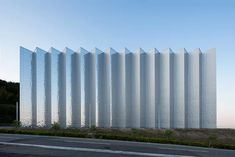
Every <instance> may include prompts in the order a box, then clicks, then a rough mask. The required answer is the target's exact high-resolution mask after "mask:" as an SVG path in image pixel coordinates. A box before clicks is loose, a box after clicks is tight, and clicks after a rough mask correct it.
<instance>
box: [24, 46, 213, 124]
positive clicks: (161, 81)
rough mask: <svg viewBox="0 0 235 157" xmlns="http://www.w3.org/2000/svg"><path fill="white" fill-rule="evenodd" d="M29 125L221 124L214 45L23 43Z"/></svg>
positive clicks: (25, 117)
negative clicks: (120, 46)
mask: <svg viewBox="0 0 235 157" xmlns="http://www.w3.org/2000/svg"><path fill="white" fill-rule="evenodd" d="M20 121H21V122H22V124H23V125H24V126H42V127H50V126H51V124H53V123H55V122H56V123H59V124H60V126H61V127H64V128H65V127H69V126H71V127H91V126H98V127H115V128H216V53H215V49H210V50H207V51H206V52H203V53H202V52H201V50H200V49H196V50H194V51H192V52H187V51H186V50H185V49H181V50H179V51H177V52H176V53H174V52H173V51H172V50H171V49H166V50H163V51H162V52H159V51H158V50H156V49H152V50H150V51H148V52H147V51H144V50H142V49H138V50H136V51H134V52H131V51H129V50H128V49H124V50H122V51H120V52H117V51H115V50H114V49H112V48H109V49H107V50H106V51H104V52H103V51H101V50H98V49H97V48H95V49H93V50H92V51H90V52H89V51H86V50H85V49H83V48H80V49H79V50H78V51H73V50H71V49H69V48H65V50H64V51H62V52H60V51H59V50H56V49H54V48H51V49H50V50H49V51H44V50H42V49H40V48H36V49H35V51H34V52H32V51H30V50H27V49H25V48H23V47H20Z"/></svg>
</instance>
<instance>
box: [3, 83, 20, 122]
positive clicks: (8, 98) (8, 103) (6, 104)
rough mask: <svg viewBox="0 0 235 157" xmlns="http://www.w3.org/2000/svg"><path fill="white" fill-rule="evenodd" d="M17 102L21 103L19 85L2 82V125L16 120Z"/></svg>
mask: <svg viewBox="0 0 235 157" xmlns="http://www.w3.org/2000/svg"><path fill="white" fill-rule="evenodd" d="M16 102H19V83H14V82H7V81H4V80H0V125H2V124H9V123H12V121H14V120H15V110H16V108H15V104H16Z"/></svg>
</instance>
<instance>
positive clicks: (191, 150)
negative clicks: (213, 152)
mask: <svg viewBox="0 0 235 157" xmlns="http://www.w3.org/2000/svg"><path fill="white" fill-rule="evenodd" d="M157 148H158V149H166V150H176V151H177V150H180V151H189V152H202V153H207V152H209V151H206V150H196V149H183V148H165V147H157Z"/></svg>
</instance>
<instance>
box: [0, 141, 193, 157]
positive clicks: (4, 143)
mask: <svg viewBox="0 0 235 157" xmlns="http://www.w3.org/2000/svg"><path fill="white" fill-rule="evenodd" d="M0 144H2V145H12V146H25V147H37V148H46V149H57V150H58V149H59V150H73V151H83V152H95V153H110V154H122V155H136V156H154V157H193V156H184V155H173V154H156V153H144V152H132V151H119V150H108V149H92V148H79V147H63V146H50V145H39V144H26V143H12V142H0Z"/></svg>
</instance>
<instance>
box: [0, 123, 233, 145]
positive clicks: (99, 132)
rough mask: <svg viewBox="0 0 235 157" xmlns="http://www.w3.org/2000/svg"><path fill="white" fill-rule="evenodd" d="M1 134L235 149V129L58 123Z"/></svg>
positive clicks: (2, 131)
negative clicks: (75, 126) (62, 125)
mask: <svg viewBox="0 0 235 157" xmlns="http://www.w3.org/2000/svg"><path fill="white" fill-rule="evenodd" d="M0 133H13V134H32V135H49V136H66V137H80V138H97V139H112V140H125V141H138V142H152V143H168V144H180V145H191V146H200V147H210V148H223V149H235V129H114V128H112V129H104V128H97V127H94V126H93V127H91V128H80V129H75V128H67V129H62V128H61V127H60V126H59V124H57V123H55V124H53V125H52V127H51V128H50V129H48V128H22V127H20V123H15V127H14V128H1V129H0Z"/></svg>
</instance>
